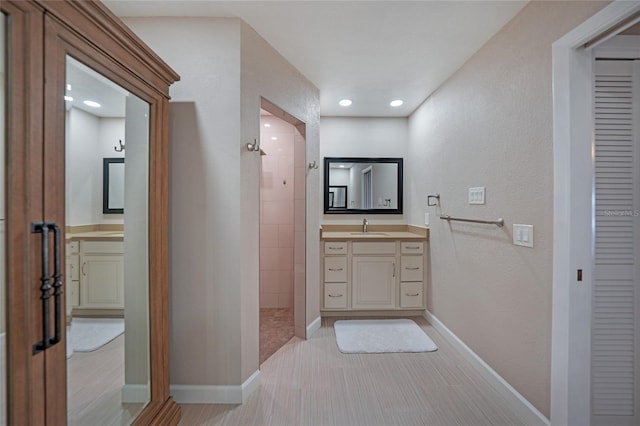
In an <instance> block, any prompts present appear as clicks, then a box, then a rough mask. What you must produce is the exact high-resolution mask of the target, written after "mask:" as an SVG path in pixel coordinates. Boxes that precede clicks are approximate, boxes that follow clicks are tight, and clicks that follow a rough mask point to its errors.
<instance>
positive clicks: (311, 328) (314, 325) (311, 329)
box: [307, 317, 322, 339]
mask: <svg viewBox="0 0 640 426" xmlns="http://www.w3.org/2000/svg"><path fill="white" fill-rule="evenodd" d="M321 324H322V318H321V317H318V318H316V319H314V320H313V321H311V324H309V325H308V326H307V339H308V338H310V337H311V336H312V335H313V333H315V332H316V331H318V330H319V329H320V325H321Z"/></svg>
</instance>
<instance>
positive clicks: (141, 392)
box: [120, 384, 151, 404]
mask: <svg viewBox="0 0 640 426" xmlns="http://www.w3.org/2000/svg"><path fill="white" fill-rule="evenodd" d="M150 390H151V387H150V386H149V385H127V384H125V385H124V386H122V392H121V395H120V398H121V399H122V402H123V403H125V404H126V403H130V404H140V403H145V402H149V399H150Z"/></svg>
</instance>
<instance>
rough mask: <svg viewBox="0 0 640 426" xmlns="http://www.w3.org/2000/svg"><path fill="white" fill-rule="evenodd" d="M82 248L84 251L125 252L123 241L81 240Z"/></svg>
mask: <svg viewBox="0 0 640 426" xmlns="http://www.w3.org/2000/svg"><path fill="white" fill-rule="evenodd" d="M80 249H81V251H82V253H107V254H108V253H115V254H123V253H124V243H123V242H122V241H81V244H80Z"/></svg>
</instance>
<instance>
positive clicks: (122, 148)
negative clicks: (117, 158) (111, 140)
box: [113, 139, 124, 152]
mask: <svg viewBox="0 0 640 426" xmlns="http://www.w3.org/2000/svg"><path fill="white" fill-rule="evenodd" d="M118 143H119V144H120V148H119V149H118V147H117V146H114V147H113V149H114V150H115V151H116V152H122V151H124V144H123V143H122V139H118Z"/></svg>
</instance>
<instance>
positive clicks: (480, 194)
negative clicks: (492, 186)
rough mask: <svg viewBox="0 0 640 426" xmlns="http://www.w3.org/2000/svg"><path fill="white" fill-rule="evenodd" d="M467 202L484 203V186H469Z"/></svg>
mask: <svg viewBox="0 0 640 426" xmlns="http://www.w3.org/2000/svg"><path fill="white" fill-rule="evenodd" d="M469 204H484V186H477V187H475V188H469Z"/></svg>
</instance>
